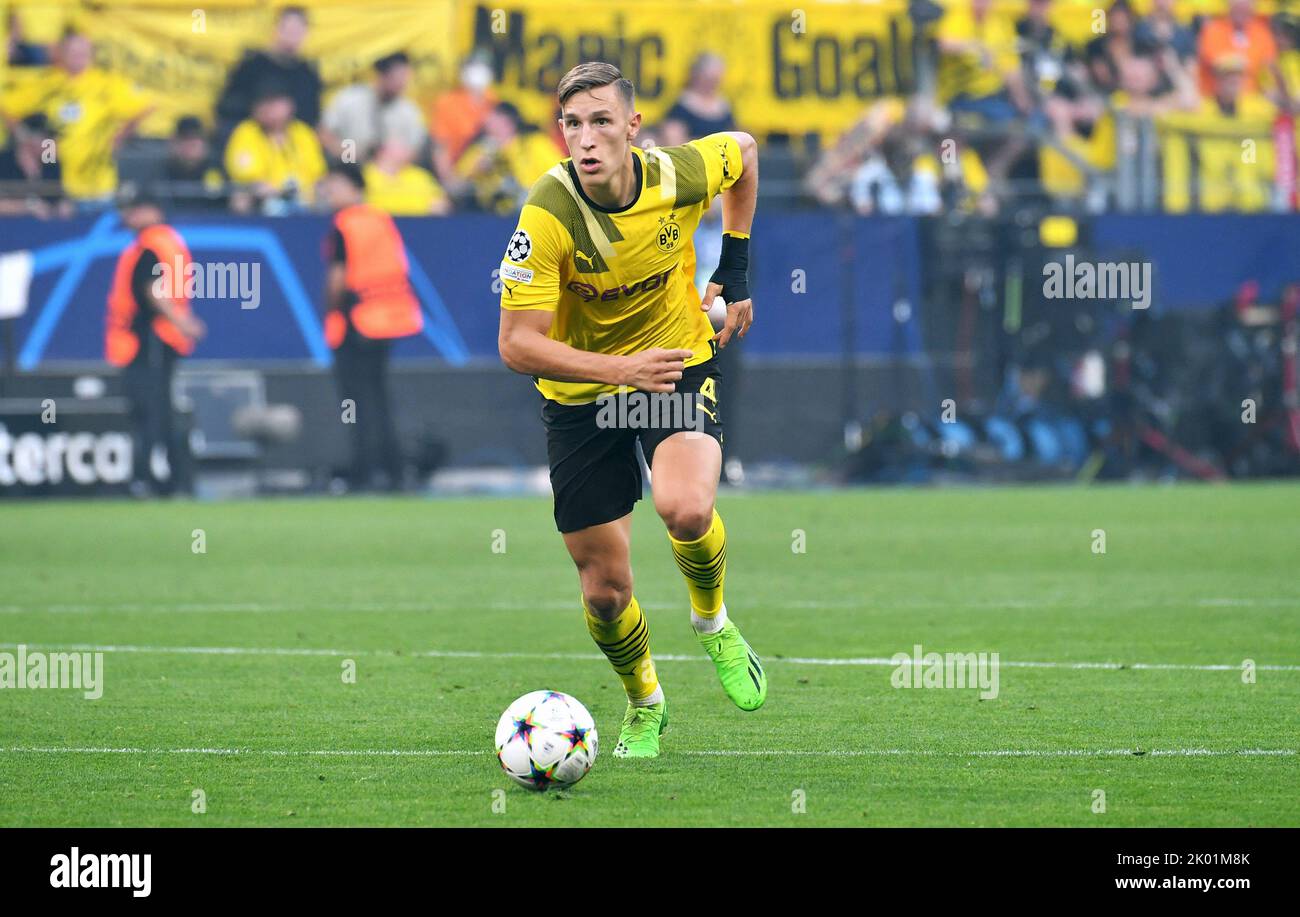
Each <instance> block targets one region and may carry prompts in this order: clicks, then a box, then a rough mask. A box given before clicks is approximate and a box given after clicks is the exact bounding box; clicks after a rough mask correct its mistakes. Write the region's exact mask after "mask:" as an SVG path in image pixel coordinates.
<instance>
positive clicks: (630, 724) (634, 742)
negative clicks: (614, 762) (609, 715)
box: [614, 700, 668, 758]
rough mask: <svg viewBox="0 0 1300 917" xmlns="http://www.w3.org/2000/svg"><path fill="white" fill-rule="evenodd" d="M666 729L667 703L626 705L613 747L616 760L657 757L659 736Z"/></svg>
mask: <svg viewBox="0 0 1300 917" xmlns="http://www.w3.org/2000/svg"><path fill="white" fill-rule="evenodd" d="M667 728H668V701H667V700H662V701H660V702H659V703H657V704H650V705H649V706H647V707H634V706H632V705H631V704H628V705H627V712H626V713H624V714H623V728H622V730H621V731H620V732H619V734H618V744H617V745H615V746H614V757H616V758H657V757H659V736H661V735H663V731H664V730H665V729H667Z"/></svg>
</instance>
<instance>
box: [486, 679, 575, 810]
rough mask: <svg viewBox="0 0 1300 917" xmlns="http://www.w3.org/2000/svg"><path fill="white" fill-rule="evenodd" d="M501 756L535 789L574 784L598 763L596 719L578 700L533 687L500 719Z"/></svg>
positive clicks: (510, 770) (509, 770)
mask: <svg viewBox="0 0 1300 917" xmlns="http://www.w3.org/2000/svg"><path fill="white" fill-rule="evenodd" d="M496 743H497V760H498V761H500V762H501V769H502V770H504V771H505V772H506V773H507V774H508V775H509V776H510V779H511V780H513V781H515V783H518V784H519V785H520V786H525V787H527V788H528V789H530V790H539V791H540V790H546V789H549V788H550V787H553V786H555V787H568V786H573V784H575V783H577V782H578V781H579V780H581V779H582V778H583V777H585V776H586V774H587V771H589V770H591V766H592V765H593V764H595V763H596V745H597V738H596V721H595V720H593V719H592V718H591V714H590V713H588V712H587V708H586V707H584V706H583V705H582V704H581V703H579V702H578V700H577V699H576V698H573V697H570V696H569V695H567V694H562V693H561V692H559V691H531V692H529V693H528V694H525V695H524V696H523V697H521V698H519V699H518V700H516V701H515V702H514V703H512V704H511V705H510V706H509V707H507V708H506V712H505V713H503V714H501V719H500V720H498V721H497V735H496Z"/></svg>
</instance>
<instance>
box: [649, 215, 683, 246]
mask: <svg viewBox="0 0 1300 917" xmlns="http://www.w3.org/2000/svg"><path fill="white" fill-rule="evenodd" d="M681 238H682V230H681V227H680V226H678V225H677V214H675V213H670V214H668V216H666V217H660V218H659V229H658V235H657V236H656V237H655V242H656V244H657V245H658V246H659V250H660V251H661V252H670V251H673V250H674V249H676V248H677V243H678V242H679V241H681Z"/></svg>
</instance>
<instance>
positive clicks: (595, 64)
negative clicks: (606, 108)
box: [555, 61, 636, 111]
mask: <svg viewBox="0 0 1300 917" xmlns="http://www.w3.org/2000/svg"><path fill="white" fill-rule="evenodd" d="M601 86H613V87H614V88H615V89H617V90H618V94H619V96H621V97H622V99H623V104H624V105H626V106H627V110H628V111H635V110H636V88H635V87H634V86H633V85H632V81H631V80H629V79H628V78H627V77H625V76H624V75H623V73H622V71H620V70H619V69H618V68H617V67H615V66H614V65H613V64H607V63H605V62H604V61H588V62H587V63H585V64H578V66H576V67H574V68H573V69H572V70H570V71H569V72H568V73H566V74H564V76H563V77H562V78H561V79H560V84H559V85H558V86H556V87H555V95H556V96H557V97H558V98H559V100H560V107H561V108H563V107H564V103H565V102H567V101H569V99H571V98H573V97H574V96H575V95H577V94H578V93H580V92H586V91H587V90H588V89H598V88H600V87H601Z"/></svg>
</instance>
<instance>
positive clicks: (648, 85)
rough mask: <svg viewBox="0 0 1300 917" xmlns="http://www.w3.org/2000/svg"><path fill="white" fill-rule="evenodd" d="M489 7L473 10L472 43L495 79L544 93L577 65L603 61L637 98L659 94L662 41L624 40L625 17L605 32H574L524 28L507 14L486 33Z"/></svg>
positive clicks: (523, 20) (655, 35) (524, 19)
mask: <svg viewBox="0 0 1300 917" xmlns="http://www.w3.org/2000/svg"><path fill="white" fill-rule="evenodd" d="M492 13H493V8H492V7H488V6H483V5H480V6H478V7H476V8H475V11H474V44H475V45H476V46H477V47H480V48H485V49H487V51H488V53H489V55H490V61H491V65H492V71H493V73H494V74H495V76H496V78H497V81H498V82H500V83H503V84H507V85H511V84H512V85H514V86H515V87H517V88H519V89H522V90H528V91H532V92H538V93H542V94H544V95H550V94H551V93H553V92H554V91H555V85H556V83H558V82H559V81H560V78H561V77H563V76H564V74H565V73H567V72H568V71H569V70H570V69H571V68H572V67H574V66H576V65H577V64H579V63H581V62H583V61H590V60H603V61H609V62H610V63H611V64H613V65H614V66H616V67H618V68H619V69H620V70H622V71H623V75H624V76H626V77H627V78H628V79H630V80H631V81H632V82H633V83H634V84H635V85H636V89H637V95H638V96H640V97H642V98H644V99H648V100H652V101H653V100H656V99H658V98H659V97H660V96H662V95H663V92H664V86H665V84H664V77H663V66H662V65H663V61H664V45H665V42H664V37H663V35H662V34H661V33H659V32H647V33H645V34H642V35H638V36H634V37H629V36H628V30H627V24H626V20H625V17H624V16H622V15H621V14H620V15H616V16H614V19H613V25H612V28H610V29H598V30H595V31H589V32H579V33H577V34H572V33H561V32H557V31H553V30H548V31H540V32H539V31H536V30H534V29H531V28H530V24H529V20H528V15H527V14H526V13H524V12H520V11H518V10H512V11H510V12H509V13H508V14H507V20H506V30H505V34H499V33H495V32H493V31H492Z"/></svg>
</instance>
